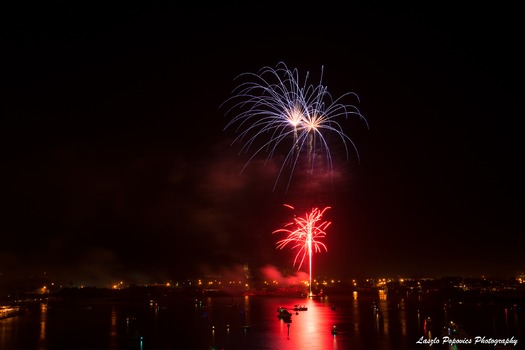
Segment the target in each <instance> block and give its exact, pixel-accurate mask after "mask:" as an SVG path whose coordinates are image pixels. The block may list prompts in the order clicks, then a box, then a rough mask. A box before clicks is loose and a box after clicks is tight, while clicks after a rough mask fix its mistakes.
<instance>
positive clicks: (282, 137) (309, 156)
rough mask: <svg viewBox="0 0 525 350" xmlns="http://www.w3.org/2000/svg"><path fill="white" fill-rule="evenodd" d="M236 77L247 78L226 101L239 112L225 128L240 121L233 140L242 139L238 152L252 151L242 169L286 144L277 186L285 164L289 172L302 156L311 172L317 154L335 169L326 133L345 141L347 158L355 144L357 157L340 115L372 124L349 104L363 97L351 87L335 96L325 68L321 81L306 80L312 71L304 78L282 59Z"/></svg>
mask: <svg viewBox="0 0 525 350" xmlns="http://www.w3.org/2000/svg"><path fill="white" fill-rule="evenodd" d="M237 78H248V81H245V82H243V83H241V84H240V85H238V86H237V87H236V88H235V89H234V91H233V95H232V97H230V98H229V99H227V100H226V101H225V102H224V103H223V105H225V104H227V103H232V106H231V107H230V108H229V109H228V110H227V112H226V114H229V113H234V112H237V114H236V115H235V116H234V117H233V118H232V119H231V120H230V122H229V123H228V124H227V125H226V127H225V128H224V129H227V128H229V127H232V126H233V125H237V127H236V132H237V133H239V134H238V136H237V137H236V138H235V139H234V141H233V143H235V142H241V143H244V144H243V146H242V148H241V151H240V153H250V152H252V155H251V156H250V158H249V160H248V161H247V162H246V164H245V166H244V167H243V171H244V169H245V168H246V166H247V165H248V164H249V163H250V161H251V160H253V158H254V157H255V156H256V155H257V154H259V153H261V152H266V153H267V158H266V161H268V160H270V159H271V158H272V157H273V156H274V155H275V153H276V151H277V149H278V146H280V145H281V144H286V146H287V147H288V148H287V149H288V152H287V153H286V155H285V157H284V162H283V163H282V165H281V168H280V170H279V174H278V176H277V179H276V181H275V184H274V190H275V188H276V186H277V183H278V181H279V178H280V177H281V175H282V173H283V172H284V169H285V167H286V166H289V167H290V178H289V179H288V185H287V188H288V187H289V185H290V181H291V177H292V175H293V173H294V170H295V169H296V166H297V165H298V163H299V160H300V159H301V158H302V159H304V158H305V160H306V162H305V164H306V165H307V169H309V171H313V169H314V168H315V163H316V162H314V159H315V157H314V155H315V154H317V153H319V154H320V155H321V156H323V155H324V158H325V159H326V166H327V170H328V171H329V172H332V169H333V163H332V156H331V152H330V148H329V141H328V138H327V134H328V133H333V134H335V135H336V136H337V137H336V138H337V139H340V141H341V142H342V144H343V145H344V148H345V152H346V158H347V160H348V159H349V147H348V145H351V147H352V148H353V150H354V151H355V153H356V155H357V159H358V160H359V153H358V152H357V148H356V146H355V144H354V142H353V141H352V139H350V137H348V136H347V135H346V134H345V133H344V132H343V129H342V127H341V124H339V122H338V121H337V119H338V118H341V117H345V118H348V117H349V116H350V115H355V116H358V117H359V118H360V119H361V120H363V121H364V122H365V123H366V126H367V127H368V123H367V121H366V119H365V118H364V117H363V116H362V115H361V113H360V112H359V110H358V109H357V107H356V106H355V105H353V104H345V103H343V102H342V101H343V100H344V99H346V98H352V97H353V98H355V99H356V100H357V102H359V97H358V96H357V94H355V93H353V92H348V93H346V94H344V95H342V96H340V97H339V98H337V99H334V98H333V97H332V95H331V94H330V93H329V92H328V89H327V87H326V86H324V85H322V78H323V67H322V69H321V78H320V80H319V83H318V85H313V84H310V83H309V82H308V79H309V73H308V72H307V73H306V76H305V78H304V80H303V81H302V82H301V80H300V77H299V72H298V70H297V69H293V70H290V69H288V67H287V66H286V64H284V63H283V62H279V63H278V64H277V66H276V68H271V67H263V68H262V69H260V70H259V72H258V73H257V74H256V73H243V74H241V75H239V76H238V77H237Z"/></svg>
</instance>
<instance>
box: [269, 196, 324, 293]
mask: <svg viewBox="0 0 525 350" xmlns="http://www.w3.org/2000/svg"><path fill="white" fill-rule="evenodd" d="M285 206H286V207H288V208H290V209H294V208H293V207H292V206H291V205H288V204H285ZM328 209H330V207H326V208H324V209H323V210H319V209H318V208H313V209H312V211H311V212H309V213H306V214H305V216H304V217H294V219H293V221H292V222H289V223H287V224H286V225H285V226H284V228H280V229H278V230H275V231H273V232H272V233H279V232H282V233H285V234H286V235H287V236H286V238H284V239H281V240H280V241H278V242H277V248H279V249H283V248H284V247H285V246H287V245H289V244H290V245H292V249H298V252H297V254H296V255H295V258H294V262H293V266H295V265H297V263H298V262H299V267H298V268H297V269H298V270H300V269H301V266H302V265H303V263H304V260H305V259H306V256H308V262H309V274H310V295H311V294H312V253H313V252H316V253H317V252H321V251H322V249H324V250H325V251H328V248H327V247H326V245H325V244H324V243H322V242H320V241H319V239H321V238H324V237H325V236H326V231H325V230H326V229H327V228H328V227H329V226H330V224H331V222H328V221H321V219H322V216H323V214H324V213H325V211H327V210H328ZM288 227H292V228H291V229H290V228H288Z"/></svg>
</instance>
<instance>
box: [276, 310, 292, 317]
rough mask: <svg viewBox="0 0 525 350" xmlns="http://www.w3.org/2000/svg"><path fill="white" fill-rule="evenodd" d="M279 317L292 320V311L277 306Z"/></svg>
mask: <svg viewBox="0 0 525 350" xmlns="http://www.w3.org/2000/svg"><path fill="white" fill-rule="evenodd" d="M277 317H279V318H280V319H283V320H290V319H291V318H292V313H291V312H290V311H288V310H287V309H285V308H284V307H278V308H277Z"/></svg>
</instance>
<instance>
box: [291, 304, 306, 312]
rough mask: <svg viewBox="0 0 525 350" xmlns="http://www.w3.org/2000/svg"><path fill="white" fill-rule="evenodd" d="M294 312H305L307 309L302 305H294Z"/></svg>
mask: <svg viewBox="0 0 525 350" xmlns="http://www.w3.org/2000/svg"><path fill="white" fill-rule="evenodd" d="M293 309H294V311H306V310H308V308H307V307H306V306H304V305H294V307H293Z"/></svg>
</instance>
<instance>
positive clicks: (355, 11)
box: [0, 2, 525, 284]
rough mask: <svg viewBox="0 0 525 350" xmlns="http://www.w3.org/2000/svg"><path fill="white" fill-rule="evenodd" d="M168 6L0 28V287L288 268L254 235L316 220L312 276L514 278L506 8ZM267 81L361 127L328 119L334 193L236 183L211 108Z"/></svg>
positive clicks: (517, 159)
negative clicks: (284, 68)
mask: <svg viewBox="0 0 525 350" xmlns="http://www.w3.org/2000/svg"><path fill="white" fill-rule="evenodd" d="M174 3H175V2H173V4H172V3H170V2H166V3H160V2H150V3H149V4H144V5H138V4H135V5H130V4H129V3H124V2H122V3H121V4H119V3H113V4H112V5H108V4H104V5H95V4H94V3H91V2H85V3H82V2H78V3H76V4H75V5H71V4H58V3H54V4H53V3H51V4H45V3H41V4H36V5H34V7H30V6H28V4H26V5H25V6H22V5H20V6H14V7H11V8H9V9H4V10H3V11H1V16H2V18H1V21H0V22H1V23H2V33H1V42H2V44H1V45H2V54H1V56H2V58H1V60H2V61H1V62H2V65H1V67H2V68H1V77H0V86H1V91H0V93H1V98H2V103H1V104H0V108H1V115H2V126H1V128H0V130H1V133H2V134H1V143H2V147H1V152H2V153H1V160H2V171H1V175H0V176H1V182H0V183H1V187H0V191H1V192H0V194H1V195H0V203H1V220H0V232H1V237H2V242H1V244H0V272H1V273H4V274H7V273H14V274H36V275H38V274H42V273H43V272H44V271H45V272H46V273H47V274H49V275H52V276H56V277H57V278H62V279H67V280H73V281H85V282H86V283H94V284H95V283H105V282H106V281H109V280H115V279H119V280H122V279H126V280H133V281H137V282H141V281H163V280H166V279H171V278H181V277H191V276H198V275H201V274H203V273H207V272H220V273H228V272H231V273H234V272H235V271H236V270H237V269H238V267H239V266H242V265H243V264H248V266H249V267H250V268H251V269H252V270H254V271H257V270H259V269H261V268H262V267H268V266H275V267H276V268H277V269H280V270H282V269H285V268H286V269H288V270H290V268H291V264H292V262H293V257H294V254H295V251H293V250H291V249H284V250H277V249H276V241H277V240H278V239H279V238H282V236H281V237H279V236H278V235H276V234H273V235H272V231H273V230H275V229H278V228H281V227H282V226H283V225H284V224H285V223H286V222H288V221H290V220H291V218H292V214H293V213H295V214H298V215H302V214H303V213H305V212H306V211H308V210H310V209H311V208H313V207H319V208H323V207H326V206H330V207H331V209H330V210H328V211H327V212H326V213H325V216H324V219H325V220H327V221H330V222H332V225H331V226H330V227H329V229H328V230H327V237H326V238H325V239H324V242H325V243H326V245H327V246H328V251H327V252H323V253H318V254H316V255H314V263H315V265H314V270H315V271H314V273H315V274H316V275H317V274H320V275H328V276H336V277H337V276H339V277H354V276H355V277H366V276H397V275H400V276H414V277H422V276H435V277H439V276H450V275H461V276H481V275H490V276H497V277H504V278H509V277H511V276H514V275H516V273H518V272H520V271H525V254H524V248H523V247H524V245H523V234H524V233H525V231H524V227H523V219H522V217H523V206H522V193H523V191H522V181H523V180H522V179H523V170H522V167H523V152H522V149H523V147H522V144H521V140H522V133H521V130H523V128H522V126H521V124H522V122H523V118H522V117H523V104H522V103H521V101H522V99H523V96H524V89H523V81H524V74H523V62H525V60H524V57H523V54H522V53H521V49H522V48H521V46H522V43H523V38H522V33H523V28H522V27H523V24H522V23H523V21H522V19H521V18H519V17H518V13H520V12H519V11H518V10H517V9H516V8H510V7H509V8H504V7H496V8H494V7H489V6H488V5H481V4H479V3H478V4H476V6H477V7H476V8H468V9H467V8H457V7H453V6H446V5H445V4H444V3H443V4H441V3H439V2H435V3H434V5H433V7H431V6H430V5H427V6H426V7H421V8H410V7H408V6H406V7H400V8H397V7H394V6H391V7H382V6H381V7H380V6H372V5H368V6H365V5H352V4H349V5H346V7H341V6H339V5H338V6H334V5H331V4H330V3H325V2H319V3H316V4H315V5H308V6H305V5H304V4H303V5H300V6H293V5H283V4H280V5H275V4H272V3H271V2H260V3H253V4H252V5H248V4H246V5H243V6H240V5H237V6H233V5H219V4H217V3H211V4H208V3H199V4H196V5H193V6H180V5H175V4H174ZM309 6H310V7H309ZM482 6H486V7H482ZM508 6H510V5H508ZM281 61H282V62H285V63H286V64H287V65H288V66H289V67H291V68H297V69H298V70H299V71H300V73H301V75H302V76H304V74H306V72H310V75H311V77H312V80H311V82H312V83H316V82H317V80H316V79H318V78H319V76H320V72H321V68H322V67H323V69H324V73H323V80H322V82H323V84H324V85H326V86H327V88H328V90H329V91H330V93H332V94H333V95H334V96H340V95H342V94H344V93H346V92H349V91H351V92H355V93H356V94H357V95H358V96H359V98H360V100H359V102H358V103H356V105H357V107H358V108H359V110H360V111H361V113H362V114H363V116H364V117H365V118H366V120H367V121H368V124H369V128H368V129H367V128H366V125H365V123H363V122H360V121H359V120H358V119H354V120H352V118H350V119H348V120H346V121H342V125H343V127H344V131H345V133H346V134H347V135H348V136H349V137H350V138H352V140H353V141H354V142H355V144H356V146H357V149H358V152H359V156H360V161H359V162H358V161H357V159H356V155H355V153H353V154H352V153H351V154H350V157H349V159H348V160H347V159H346V157H345V156H344V154H343V153H342V152H341V151H342V150H341V148H340V147H339V146H340V145H341V144H340V142H339V141H338V140H332V139H329V141H330V142H332V141H333V146H334V148H333V157H334V176H333V178H331V179H329V178H326V177H323V176H318V178H316V179H315V181H310V180H311V179H307V177H306V176H304V175H302V174H300V173H298V174H297V176H296V177H294V178H293V179H292V181H291V185H290V188H289V190H288V191H286V190H285V187H284V186H283V183H280V185H279V186H277V188H276V189H275V190H274V188H273V186H274V183H275V180H276V176H277V170H278V168H279V166H280V164H281V163H282V157H283V155H284V154H285V151H286V150H285V149H280V150H279V151H278V152H276V155H275V156H274V158H272V160H271V161H270V162H268V163H266V165H265V164H264V160H265V156H266V154H261V155H259V156H257V157H256V158H255V159H253V160H252V161H251V162H250V163H249V165H248V167H247V168H246V170H245V171H244V172H242V173H241V170H242V168H243V166H244V165H245V164H246V162H247V161H248V159H249V155H246V154H239V151H240V147H241V146H242V145H241V144H237V143H234V144H232V141H233V140H234V138H235V137H236V136H237V134H236V132H235V128H226V129H224V128H225V126H226V124H227V123H228V122H229V120H230V118H231V115H227V114H226V109H225V108H223V107H221V103H223V102H224V101H225V100H226V99H228V98H229V97H230V96H231V93H232V90H233V89H234V88H235V87H236V86H237V84H238V81H236V80H235V77H236V76H238V75H239V74H241V73H244V72H257V71H258V70H259V69H260V68H262V67H264V66H270V67H275V66H276V65H277V63H278V62H281ZM338 147H339V148H338ZM281 151H282V152H281ZM307 180H309V181H307ZM283 204H291V205H294V206H295V207H296V209H297V211H295V212H292V211H291V210H289V209H287V208H285V207H284V206H283Z"/></svg>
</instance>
